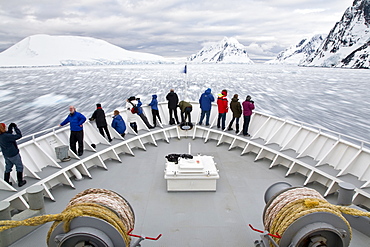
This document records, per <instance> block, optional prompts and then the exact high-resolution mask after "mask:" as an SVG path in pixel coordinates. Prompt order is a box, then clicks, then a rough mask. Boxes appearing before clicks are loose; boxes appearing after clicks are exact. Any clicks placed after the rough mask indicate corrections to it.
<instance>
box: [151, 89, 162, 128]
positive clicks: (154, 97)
mask: <svg viewBox="0 0 370 247" xmlns="http://www.w3.org/2000/svg"><path fill="white" fill-rule="evenodd" d="M149 106H150V107H151V108H152V116H153V126H154V127H156V126H157V119H158V121H159V122H160V123H162V120H161V117H160V116H159V110H158V100H157V95H156V94H153V95H152V101H151V102H150V103H149Z"/></svg>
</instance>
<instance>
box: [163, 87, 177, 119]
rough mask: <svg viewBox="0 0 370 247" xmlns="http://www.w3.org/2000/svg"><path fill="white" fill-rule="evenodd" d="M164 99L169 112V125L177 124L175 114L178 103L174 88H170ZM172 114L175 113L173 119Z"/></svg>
mask: <svg viewBox="0 0 370 247" xmlns="http://www.w3.org/2000/svg"><path fill="white" fill-rule="evenodd" d="M166 100H167V101H168V111H169V113H170V125H173V124H175V120H176V124H179V118H178V116H177V106H178V104H179V97H178V96H177V94H176V93H175V90H173V89H171V90H170V92H169V93H168V94H167V96H166ZM172 114H174V115H175V119H173V117H172Z"/></svg>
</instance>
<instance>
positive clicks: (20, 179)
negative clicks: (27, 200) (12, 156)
mask: <svg viewBox="0 0 370 247" xmlns="http://www.w3.org/2000/svg"><path fill="white" fill-rule="evenodd" d="M17 179H18V186H19V187H22V186H23V185H25V184H26V183H27V181H26V180H24V179H23V172H17Z"/></svg>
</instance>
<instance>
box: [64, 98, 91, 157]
mask: <svg viewBox="0 0 370 247" xmlns="http://www.w3.org/2000/svg"><path fill="white" fill-rule="evenodd" d="M85 121H86V117H85V116H84V115H82V114H81V113H79V112H77V111H76V108H75V107H74V106H73V105H71V106H70V107H69V114H68V116H67V118H66V119H65V120H64V121H63V122H61V123H60V124H59V126H63V125H66V124H67V123H69V127H70V129H71V135H70V137H69V146H70V148H71V150H72V152H74V153H75V154H77V155H78V156H81V155H83V153H84V130H83V124H84V122H85ZM76 143H78V152H77V150H76Z"/></svg>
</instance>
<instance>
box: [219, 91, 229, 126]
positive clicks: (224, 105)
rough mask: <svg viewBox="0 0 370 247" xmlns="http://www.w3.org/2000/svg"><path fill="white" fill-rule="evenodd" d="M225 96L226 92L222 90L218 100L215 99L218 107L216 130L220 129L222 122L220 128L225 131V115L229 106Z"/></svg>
mask: <svg viewBox="0 0 370 247" xmlns="http://www.w3.org/2000/svg"><path fill="white" fill-rule="evenodd" d="M226 96H227V90H226V89H224V90H222V92H221V94H219V95H218V98H217V106H218V119H217V128H220V122H221V120H222V123H221V125H222V126H221V127H222V129H223V130H224V129H225V122H226V113H227V111H228V110H229V107H228V105H229V104H228V101H227V98H226Z"/></svg>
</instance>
